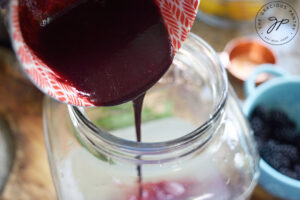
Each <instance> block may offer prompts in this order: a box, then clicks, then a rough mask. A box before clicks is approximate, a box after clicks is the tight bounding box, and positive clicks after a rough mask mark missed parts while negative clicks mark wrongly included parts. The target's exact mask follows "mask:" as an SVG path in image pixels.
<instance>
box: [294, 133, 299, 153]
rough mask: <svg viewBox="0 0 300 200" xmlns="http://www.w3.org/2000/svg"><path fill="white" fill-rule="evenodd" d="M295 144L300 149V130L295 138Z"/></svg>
mask: <svg viewBox="0 0 300 200" xmlns="http://www.w3.org/2000/svg"><path fill="white" fill-rule="evenodd" d="M293 144H294V145H295V146H296V147H297V148H298V151H300V132H298V133H297V137H296V139H295V140H294V142H293Z"/></svg>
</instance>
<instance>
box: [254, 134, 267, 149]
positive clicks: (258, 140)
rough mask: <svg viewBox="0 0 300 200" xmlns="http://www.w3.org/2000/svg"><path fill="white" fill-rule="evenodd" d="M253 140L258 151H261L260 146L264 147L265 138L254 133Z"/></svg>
mask: <svg viewBox="0 0 300 200" xmlns="http://www.w3.org/2000/svg"><path fill="white" fill-rule="evenodd" d="M254 138H255V141H256V147H257V150H258V152H261V150H262V148H263V147H264V144H265V139H264V138H263V137H262V136H259V135H255V136H254Z"/></svg>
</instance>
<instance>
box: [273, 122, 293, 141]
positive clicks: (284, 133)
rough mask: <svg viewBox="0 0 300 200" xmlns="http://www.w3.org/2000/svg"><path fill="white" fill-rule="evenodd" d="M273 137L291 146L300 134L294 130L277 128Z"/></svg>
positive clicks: (284, 127)
mask: <svg viewBox="0 0 300 200" xmlns="http://www.w3.org/2000/svg"><path fill="white" fill-rule="evenodd" d="M273 135H274V136H275V138H276V139H277V140H279V141H281V142H287V143H290V144H291V143H293V142H294V141H295V140H296V139H297V136H298V133H297V132H296V131H295V130H294V128H291V127H288V126H282V127H275V128H274V129H273Z"/></svg>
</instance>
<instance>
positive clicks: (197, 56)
mask: <svg viewBox="0 0 300 200" xmlns="http://www.w3.org/2000/svg"><path fill="white" fill-rule="evenodd" d="M44 127H45V137H46V144H47V150H48V156H49V162H50V165H51V170H52V175H53V181H54V184H55V187H56V191H57V195H58V198H59V199H61V200H70V199H72V200H99V199H103V200H200V199H205V200H208V199H215V200H216V199H217V200H233V199H248V198H249V197H250V195H251V193H252V191H253V189H254V187H255V185H256V183H257V178H258V174H259V172H258V155H257V152H256V150H255V145H254V142H253V138H252V132H251V131H250V129H249V126H248V124H247V122H246V120H245V118H244V116H243V114H242V112H241V110H240V107H239V105H238V102H237V99H236V97H235V94H234V92H233V91H232V89H231V88H230V86H229V90H228V80H227V76H226V72H225V70H224V68H223V67H222V66H221V64H220V62H219V60H218V57H217V55H216V53H215V52H214V51H213V49H212V48H210V47H209V46H208V44H206V43H205V42H204V41H203V40H201V39H200V38H199V37H197V36H196V35H194V34H190V35H189V37H188V38H187V40H186V42H185V43H184V45H183V47H182V48H181V50H180V52H179V53H178V54H177V55H176V57H175V60H174V62H173V65H172V66H171V67H170V69H169V71H168V72H167V73H166V74H165V76H164V77H163V78H162V79H161V80H160V81H159V82H158V83H157V84H156V85H155V86H154V87H153V88H152V89H150V91H148V93H147V94H146V97H145V102H144V108H143V115H142V142H141V143H137V142H135V127H134V114H133V111H132V105H131V104H130V103H125V104H122V105H119V106H114V107H98V108H88V109H84V108H80V107H73V106H70V105H66V104H62V103H59V102H57V101H55V100H53V99H51V98H49V97H46V98H45V102H44Z"/></svg>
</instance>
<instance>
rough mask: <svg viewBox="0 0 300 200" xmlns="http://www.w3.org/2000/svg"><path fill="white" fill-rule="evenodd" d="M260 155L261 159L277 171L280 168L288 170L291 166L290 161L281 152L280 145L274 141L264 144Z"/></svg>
mask: <svg viewBox="0 0 300 200" xmlns="http://www.w3.org/2000/svg"><path fill="white" fill-rule="evenodd" d="M260 153H261V156H262V158H263V159H264V160H265V161H266V162H267V163H268V164H269V165H271V166H272V167H274V168H275V169H277V170H278V169H279V168H282V167H284V168H289V167H290V166H291V164H292V162H291V159H290V158H289V157H287V156H285V155H284V154H283V153H282V152H281V145H280V144H279V143H278V142H276V141H274V140H269V141H268V142H266V143H265V145H264V146H263V148H262V149H261V152H260Z"/></svg>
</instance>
